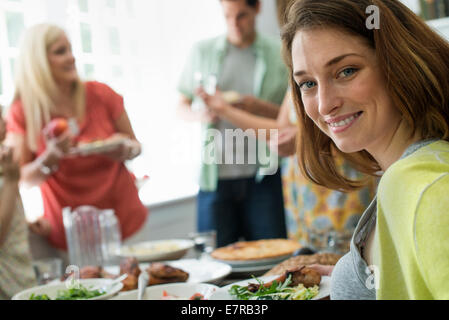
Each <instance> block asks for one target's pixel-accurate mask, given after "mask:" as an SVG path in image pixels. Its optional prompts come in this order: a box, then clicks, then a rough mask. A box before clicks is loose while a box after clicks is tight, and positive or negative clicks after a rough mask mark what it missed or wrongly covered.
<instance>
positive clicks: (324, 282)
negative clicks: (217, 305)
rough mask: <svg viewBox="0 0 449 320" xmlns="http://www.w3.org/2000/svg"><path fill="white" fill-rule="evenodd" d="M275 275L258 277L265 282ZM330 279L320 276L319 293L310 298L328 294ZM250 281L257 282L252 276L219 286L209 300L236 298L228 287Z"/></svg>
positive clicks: (244, 284)
mask: <svg viewBox="0 0 449 320" xmlns="http://www.w3.org/2000/svg"><path fill="white" fill-rule="evenodd" d="M277 277H279V275H274V276H264V277H260V278H258V279H259V280H261V281H263V282H264V283H266V282H269V281H272V280H274V279H276V278H277ZM330 280H331V278H330V277H328V276H323V277H321V283H320V289H319V293H318V295H317V296H315V297H314V298H313V299H312V300H321V299H324V298H326V297H328V296H329V295H330ZM250 283H255V284H257V283H258V282H257V280H256V279H254V278H252V279H246V280H242V281H238V282H235V283H232V284H229V285H227V286H224V287H222V288H220V289H219V290H217V291H216V292H215V293H214V294H212V296H211V298H210V300H237V299H236V298H235V297H233V296H231V295H230V293H229V289H231V287H232V286H234V285H238V286H247V285H248V284H250Z"/></svg>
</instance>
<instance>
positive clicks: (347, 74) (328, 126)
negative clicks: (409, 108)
mask: <svg viewBox="0 0 449 320" xmlns="http://www.w3.org/2000/svg"><path fill="white" fill-rule="evenodd" d="M292 59H293V74H294V79H295V82H296V84H297V85H298V86H299V88H300V91H301V98H302V102H303V105H304V108H305V111H306V113H307V115H308V116H309V117H310V118H311V119H312V120H313V121H314V123H315V124H316V125H317V126H318V127H319V128H320V129H321V130H322V131H323V132H324V133H326V134H327V135H328V136H329V137H330V138H331V139H332V140H333V141H334V143H335V144H336V146H337V147H338V148H339V149H340V150H341V151H343V152H346V153H352V152H357V151H361V150H367V151H368V152H370V153H372V154H373V153H376V151H377V152H379V150H383V149H385V148H386V147H387V146H388V144H389V143H390V141H391V140H392V138H393V136H394V133H395V131H396V130H397V128H398V126H399V123H400V121H401V116H400V114H399V112H398V111H397V110H396V109H395V108H394V107H393V105H392V101H391V98H390V96H389V93H388V91H387V88H386V86H385V80H384V78H383V76H382V74H381V72H380V70H379V68H378V66H377V59H376V56H375V52H374V50H373V49H372V48H370V47H369V46H368V45H366V44H365V43H364V42H363V40H362V39H361V38H359V37H356V36H352V35H348V34H346V33H343V32H341V31H339V30H337V29H311V30H307V31H298V32H297V33H296V35H295V38H294V40H293V44H292Z"/></svg>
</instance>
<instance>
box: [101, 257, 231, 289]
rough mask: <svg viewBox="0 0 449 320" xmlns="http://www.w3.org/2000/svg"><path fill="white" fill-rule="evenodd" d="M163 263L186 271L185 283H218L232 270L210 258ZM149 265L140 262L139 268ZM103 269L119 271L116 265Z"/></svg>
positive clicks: (113, 272)
mask: <svg viewBox="0 0 449 320" xmlns="http://www.w3.org/2000/svg"><path fill="white" fill-rule="evenodd" d="M164 263H166V264H168V265H170V266H172V267H175V268H179V269H182V270H184V271H185V272H188V273H189V278H188V280H187V283H200V282H203V283H219V282H220V280H222V279H223V278H225V277H226V276H227V275H229V274H230V273H231V271H232V269H231V267H230V266H229V265H227V264H224V263H220V262H216V261H210V260H196V259H181V260H176V261H166V262H164ZM149 265H150V264H149V263H141V264H140V268H141V269H142V270H145V269H147V268H148V266H149ZM104 269H105V270H106V271H107V272H108V273H111V274H118V273H119V271H120V268H119V267H118V266H110V267H105V268H104Z"/></svg>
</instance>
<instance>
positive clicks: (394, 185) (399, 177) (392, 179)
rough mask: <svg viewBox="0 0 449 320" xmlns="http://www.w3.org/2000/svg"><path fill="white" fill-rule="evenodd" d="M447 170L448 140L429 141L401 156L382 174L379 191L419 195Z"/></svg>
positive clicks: (448, 162) (448, 167)
mask: <svg viewBox="0 0 449 320" xmlns="http://www.w3.org/2000/svg"><path fill="white" fill-rule="evenodd" d="M448 172H449V142H447V141H443V140H439V141H436V142H433V143H430V144H428V145H426V146H424V147H422V148H420V149H419V150H417V151H415V152H414V153H412V154H411V155H409V156H408V157H406V158H403V159H401V160H399V161H397V162H396V163H394V164H393V165H391V166H390V168H388V170H386V171H385V173H384V174H383V176H382V178H381V181H380V186H379V192H380V191H381V190H384V191H386V192H385V194H387V195H390V196H393V194H397V192H396V191H397V190H400V192H401V194H403V195H404V194H408V195H412V194H416V195H417V196H419V195H420V194H422V192H423V190H425V189H426V188H428V186H429V185H431V184H433V183H434V182H435V181H437V180H438V179H439V178H440V177H441V176H442V175H444V174H447V173H448Z"/></svg>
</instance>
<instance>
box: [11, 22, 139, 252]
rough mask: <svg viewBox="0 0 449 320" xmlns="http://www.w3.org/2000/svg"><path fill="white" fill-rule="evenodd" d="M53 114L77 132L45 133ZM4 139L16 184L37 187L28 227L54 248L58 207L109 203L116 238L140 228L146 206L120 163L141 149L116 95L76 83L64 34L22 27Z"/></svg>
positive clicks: (59, 228) (58, 241) (61, 245)
mask: <svg viewBox="0 0 449 320" xmlns="http://www.w3.org/2000/svg"><path fill="white" fill-rule="evenodd" d="M54 118H64V119H73V120H72V121H73V122H75V123H76V124H77V127H78V131H79V132H78V134H76V135H73V134H71V133H69V130H67V131H66V132H65V133H63V134H62V135H60V136H59V137H57V138H50V137H48V136H46V135H44V134H43V133H42V132H43V128H44V127H45V126H46V125H47V124H48V123H49V122H50V120H52V119H54ZM7 121H8V125H7V131H8V134H7V143H8V144H9V145H10V146H12V147H13V149H14V155H15V157H16V158H17V159H18V160H19V161H20V165H21V174H22V179H21V180H22V181H23V182H24V183H26V184H28V185H31V186H33V185H34V186H40V189H41V193H42V197H43V203H44V216H43V218H41V219H40V220H38V221H37V222H36V223H34V224H32V225H31V230H32V231H34V233H36V234H38V235H40V236H43V237H45V238H47V239H48V241H49V243H50V244H51V246H52V247H53V248H57V249H59V250H66V241H65V234H64V227H63V222H62V213H61V210H62V208H64V207H72V208H76V207H78V206H81V205H92V206H96V207H98V208H112V209H114V210H115V213H116V215H117V217H118V220H119V223H120V226H121V231H122V236H123V237H124V238H128V237H130V236H131V235H133V234H135V233H136V232H137V231H138V230H139V229H141V227H142V226H143V224H144V222H145V220H146V218H147V209H146V208H145V206H144V205H143V204H142V203H141V201H140V199H139V197H138V192H137V189H136V186H135V184H134V180H133V177H132V175H131V174H130V172H129V171H128V170H127V169H126V167H125V165H124V161H126V160H131V159H133V158H135V157H136V156H138V155H139V154H140V150H141V147H140V144H139V142H138V141H137V140H136V137H135V135H134V132H133V129H132V127H131V124H130V121H129V119H128V116H127V113H126V111H125V108H124V105H123V98H122V97H121V96H120V95H118V94H117V93H116V92H114V91H113V90H112V89H111V88H110V87H108V86H107V85H105V84H102V83H99V82H82V81H81V80H80V78H79V76H78V73H77V70H76V67H75V58H74V56H73V54H72V47H71V44H70V41H69V39H68V38H67V35H66V34H65V32H64V31H63V30H62V29H61V28H59V27H57V26H54V25H49V24H41V25H37V26H34V27H32V28H30V29H29V30H27V32H26V34H25V37H24V40H23V44H22V48H21V52H20V57H19V59H18V65H17V75H16V93H15V97H14V101H13V103H12V105H11V107H10V110H9V113H8V118H7ZM117 136H119V137H121V138H123V140H122V141H123V142H122V143H121V144H120V145H119V146H118V147H117V148H116V149H114V150H113V151H109V152H107V153H101V154H95V155H90V156H84V157H83V156H68V151H69V149H70V147H71V146H74V145H76V144H78V143H82V142H88V141H92V140H108V139H115V138H117Z"/></svg>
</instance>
